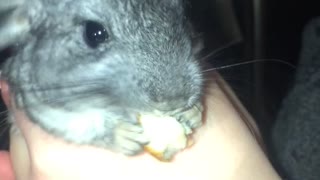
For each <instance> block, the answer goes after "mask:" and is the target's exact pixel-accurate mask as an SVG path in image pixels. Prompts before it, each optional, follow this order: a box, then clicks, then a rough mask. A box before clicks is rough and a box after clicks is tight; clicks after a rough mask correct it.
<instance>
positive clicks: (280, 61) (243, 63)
mask: <svg viewBox="0 0 320 180" xmlns="http://www.w3.org/2000/svg"><path fill="white" fill-rule="evenodd" d="M261 62H278V63H281V64H284V65H287V66H289V67H291V68H293V69H296V66H295V65H293V64H291V63H288V62H286V61H284V60H281V59H256V60H250V61H245V62H240V63H234V64H230V65H225V66H219V67H214V68H210V69H206V70H203V71H202V73H207V72H210V71H216V70H221V69H226V68H231V67H236V66H242V65H248V64H253V63H261Z"/></svg>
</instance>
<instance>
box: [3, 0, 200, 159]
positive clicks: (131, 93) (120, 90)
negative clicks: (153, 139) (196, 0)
mask: <svg viewBox="0 0 320 180" xmlns="http://www.w3.org/2000/svg"><path fill="white" fill-rule="evenodd" d="M11 2H12V4H11V3H10V2H8V1H7V0H0V6H2V7H1V8H0V10H1V12H0V15H1V17H0V25H1V26H0V39H1V42H0V48H4V47H8V46H9V45H10V46H12V45H13V46H14V47H15V52H16V53H15V54H14V55H13V56H12V57H11V58H10V59H8V61H6V62H5V64H4V66H3V67H2V79H4V80H6V81H7V82H8V84H9V87H10V90H11V93H12V94H14V97H12V98H13V99H14V101H15V103H16V105H17V106H18V108H21V109H23V110H24V111H25V112H26V114H27V116H28V117H29V118H30V119H31V121H33V122H34V123H35V124H37V125H39V126H40V127H41V128H43V129H44V130H46V131H47V132H48V133H51V134H53V135H55V136H58V137H61V138H63V139H65V140H67V141H69V142H73V143H77V144H88V145H94V146H99V147H103V148H109V149H111V150H113V151H115V152H120V153H123V154H126V155H135V154H137V153H139V152H141V150H142V149H143V145H145V144H146V143H148V138H146V137H145V136H144V134H143V129H142V128H141V126H140V125H139V123H138V122H137V118H136V115H137V113H156V112H161V113H163V114H169V115H171V116H175V117H177V119H179V120H180V121H181V123H184V124H186V125H187V126H189V128H191V129H192V128H196V127H198V126H199V125H201V118H199V117H197V118H189V119H188V118H186V116H184V113H185V112H188V111H189V110H190V109H194V107H198V106H199V105H200V104H201V103H200V99H201V97H200V96H201V94H202V86H203V85H202V84H203V77H202V72H201V68H200V65H199V63H198V61H197V59H196V52H195V43H194V42H195V41H194V32H193V28H192V27H191V25H190V23H189V21H188V18H186V16H185V5H184V4H185V2H184V1H183V0H59V1H57V0H24V1H23V0H12V1H11ZM200 106H201V105H200ZM200 109H201V108H199V112H200V111H201V110H200ZM199 114H200V113H199ZM9 117H10V113H9ZM11 121H12V123H13V125H14V119H13V118H11ZM164 133H165V132H164Z"/></svg>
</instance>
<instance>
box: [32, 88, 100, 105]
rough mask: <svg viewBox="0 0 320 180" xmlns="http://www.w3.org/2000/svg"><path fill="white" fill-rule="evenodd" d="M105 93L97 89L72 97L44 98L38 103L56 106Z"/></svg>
mask: <svg viewBox="0 0 320 180" xmlns="http://www.w3.org/2000/svg"><path fill="white" fill-rule="evenodd" d="M103 93H105V89H98V90H91V91H85V92H78V93H74V94H72V95H68V96H63V97H58V98H57V97H52V98H46V99H41V100H40V101H41V102H43V103H46V104H57V103H65V102H70V101H73V100H75V99H85V98H90V96H92V95H93V94H103ZM28 105H29V106H37V105H41V104H28Z"/></svg>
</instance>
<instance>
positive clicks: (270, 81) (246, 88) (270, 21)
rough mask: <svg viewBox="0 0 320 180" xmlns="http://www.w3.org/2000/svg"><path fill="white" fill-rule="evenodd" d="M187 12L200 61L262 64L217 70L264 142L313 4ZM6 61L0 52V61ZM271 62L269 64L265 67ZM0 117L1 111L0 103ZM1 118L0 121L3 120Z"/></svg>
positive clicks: (277, 0)
mask: <svg viewBox="0 0 320 180" xmlns="http://www.w3.org/2000/svg"><path fill="white" fill-rule="evenodd" d="M189 10H190V11H189V12H190V16H191V19H192V20H193V22H194V23H195V25H196V27H197V28H198V30H199V31H200V32H203V34H202V36H203V38H204V40H205V45H206V49H205V50H204V55H205V54H208V53H210V52H212V51H214V50H217V49H220V48H221V50H219V51H217V52H216V53H214V54H213V55H212V56H210V58H207V61H208V62H210V63H211V64H212V65H213V66H214V67H220V66H224V65H231V64H234V63H239V62H245V61H251V60H262V59H265V60H266V61H265V62H258V63H252V64H248V65H240V66H235V67H230V68H225V69H222V70H219V72H220V73H221V74H222V75H223V76H224V78H225V79H226V80H227V81H228V82H229V84H230V85H231V86H232V87H233V89H234V91H235V92H236V93H237V95H238V97H239V98H240V100H241V101H242V102H243V103H244V104H245V106H246V107H247V108H248V110H249V111H250V113H251V114H252V115H253V116H254V118H255V119H256V121H257V123H258V125H259V127H260V128H261V130H262V133H263V135H264V138H265V139H268V136H269V131H270V128H271V127H272V124H273V123H274V121H275V119H276V115H277V112H278V110H279V108H280V105H281V101H282V99H283V98H284V97H285V96H286V93H287V91H288V90H289V89H290V87H291V82H292V80H293V79H294V74H295V69H294V68H292V67H290V66H288V65H286V64H285V63H280V62H275V61H271V60H270V59H279V60H282V61H285V62H288V63H291V64H293V65H296V64H297V63H298V59H299V52H300V48H301V36H302V35H301V33H302V30H303V27H304V25H305V24H306V23H307V22H308V21H309V20H311V19H312V18H313V17H316V16H318V15H320V6H318V5H317V1H316V0H314V1H312V0H304V1H293V0H255V1H254V0H190V5H189ZM9 55H10V51H9V50H5V51H2V52H0V60H1V61H4V60H5V59H6V57H7V56H9ZM267 59H269V61H267ZM0 108H1V112H3V111H5V108H4V107H3V104H2V103H0ZM4 117H5V116H4V115H3V113H1V116H0V118H1V119H2V120H3V119H4ZM6 127H7V125H5V123H4V122H3V121H2V122H1V121H0V149H7V148H8V136H7V131H6V129H7V128H6Z"/></svg>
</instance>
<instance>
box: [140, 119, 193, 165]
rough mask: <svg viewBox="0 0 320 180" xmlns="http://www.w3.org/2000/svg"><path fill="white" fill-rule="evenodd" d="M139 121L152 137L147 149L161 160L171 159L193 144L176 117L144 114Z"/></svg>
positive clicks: (147, 134) (146, 132)
mask: <svg viewBox="0 0 320 180" xmlns="http://www.w3.org/2000/svg"><path fill="white" fill-rule="evenodd" d="M139 122H140V124H141V126H142V127H143V129H144V133H145V134H146V136H148V137H149V138H150V143H149V144H147V145H146V146H145V150H146V151H147V152H149V153H150V154H151V155H153V156H154V157H156V158H157V159H159V160H161V161H170V160H171V159H172V158H173V156H174V155H175V154H176V153H177V152H179V151H182V150H183V149H185V148H186V147H188V145H190V144H191V140H189V138H188V135H187V134H186V132H185V129H184V127H183V125H182V124H181V123H180V122H178V121H177V119H175V118H174V117H170V116H156V115H151V114H143V115H140V116H139Z"/></svg>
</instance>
